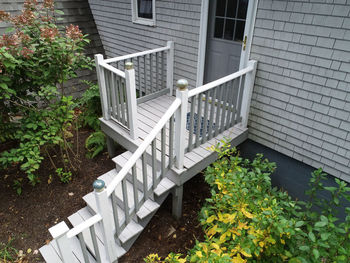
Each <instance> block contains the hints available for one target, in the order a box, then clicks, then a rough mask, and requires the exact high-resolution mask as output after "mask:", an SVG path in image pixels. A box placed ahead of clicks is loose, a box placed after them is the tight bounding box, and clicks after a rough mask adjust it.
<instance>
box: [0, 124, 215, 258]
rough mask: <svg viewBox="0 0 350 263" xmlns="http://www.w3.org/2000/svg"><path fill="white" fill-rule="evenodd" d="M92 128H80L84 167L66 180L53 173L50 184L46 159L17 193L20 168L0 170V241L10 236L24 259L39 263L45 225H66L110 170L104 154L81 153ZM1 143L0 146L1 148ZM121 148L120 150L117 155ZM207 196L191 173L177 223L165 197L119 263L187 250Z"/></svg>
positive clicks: (200, 178) (201, 182)
mask: <svg viewBox="0 0 350 263" xmlns="http://www.w3.org/2000/svg"><path fill="white" fill-rule="evenodd" d="M90 132H91V131H90V130H87V129H81V130H80V131H79V145H81V146H80V150H79V152H80V158H81V163H82V165H81V168H80V169H79V170H78V171H77V172H76V173H75V174H74V175H73V179H72V181H71V182H70V183H68V184H64V183H62V182H60V181H59V178H57V176H53V180H52V182H51V183H50V184H48V180H49V175H50V174H51V175H54V169H53V168H52V166H51V164H50V162H49V161H48V160H44V162H43V164H42V165H41V168H40V170H39V173H38V174H39V176H40V180H41V183H40V184H38V185H36V186H35V187H32V186H31V185H28V184H24V186H23V191H22V194H21V195H17V193H16V191H15V190H14V189H13V180H14V179H15V178H20V177H21V176H22V172H21V171H20V170H19V169H18V167H13V168H10V169H6V170H0V243H7V242H8V240H9V239H12V246H13V247H15V248H16V249H17V250H22V251H23V252H24V254H27V256H26V257H25V259H26V260H25V261H23V262H43V259H42V257H41V256H40V253H38V254H37V251H36V250H38V249H39V248H40V247H41V246H43V245H44V244H45V243H46V242H49V240H50V239H51V236H50V234H49V232H48V228H50V227H51V226H53V225H55V224H56V223H58V222H61V221H62V220H64V221H66V222H67V223H69V222H68V219H67V217H68V216H70V215H71V214H73V213H75V212H76V211H77V210H79V209H80V208H82V207H84V206H85V203H84V201H83V199H82V197H83V196H84V195H85V194H87V193H89V192H91V191H92V183H93V181H94V180H95V179H96V178H97V177H98V176H99V175H101V174H103V173H105V172H107V171H109V170H111V169H113V168H114V164H113V162H112V160H111V159H110V158H109V156H108V154H107V153H103V154H100V155H99V156H97V157H95V158H94V159H88V158H86V157H85V154H86V150H85V148H84V147H83V146H84V142H85V139H86V138H87V136H88V135H89V134H90ZM4 147H6V146H5V145H2V146H1V148H2V149H4ZM123 151H124V150H123V149H119V153H122V152H123ZM119 153H118V154H119ZM208 196H209V187H208V186H207V184H206V183H205V182H204V180H203V176H201V175H198V176H196V177H194V178H193V179H192V180H190V181H189V182H188V183H186V184H185V186H184V199H183V200H184V208H183V217H182V218H181V219H180V220H179V221H176V220H175V219H173V218H172V216H171V196H169V197H168V198H167V200H166V201H165V202H164V204H163V205H162V207H161V208H160V209H159V211H158V212H157V214H156V215H155V216H154V217H153V218H152V220H151V222H150V223H149V224H148V226H147V227H146V229H145V230H144V231H143V233H142V234H141V236H140V237H139V238H138V240H137V241H136V243H135V244H134V245H133V247H132V248H131V249H130V251H129V252H128V253H127V254H126V255H125V256H124V257H123V258H122V259H121V260H120V261H119V262H122V263H124V262H143V258H144V257H146V256H147V255H148V254H150V253H158V254H159V255H161V256H166V255H167V254H168V253H170V252H176V253H180V252H181V253H186V251H187V250H188V249H190V248H192V247H193V245H194V243H195V240H196V239H201V238H202V230H201V226H200V225H199V222H198V220H197V216H198V212H199V211H200V208H201V206H202V205H203V201H204V199H205V198H206V197H208ZM170 232H172V233H171V234H170V235H169V233H170ZM28 249H31V252H30V253H27V250H28ZM0 262H2V259H1V258H0ZM21 262H22V261H21Z"/></svg>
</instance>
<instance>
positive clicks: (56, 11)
mask: <svg viewBox="0 0 350 263" xmlns="http://www.w3.org/2000/svg"><path fill="white" fill-rule="evenodd" d="M55 13H56V14H59V15H64V12H63V11H62V10H55Z"/></svg>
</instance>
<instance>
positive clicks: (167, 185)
mask: <svg viewBox="0 0 350 263" xmlns="http://www.w3.org/2000/svg"><path fill="white" fill-rule="evenodd" d="M174 186H175V183H174V182H173V181H171V180H169V179H168V178H166V177H165V178H163V179H162V180H160V182H159V184H158V186H157V188H156V189H154V193H155V194H156V195H157V196H161V195H162V194H164V193H166V192H167V191H169V190H170V189H171V188H173V187H174Z"/></svg>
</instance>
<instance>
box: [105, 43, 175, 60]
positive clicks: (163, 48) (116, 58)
mask: <svg viewBox="0 0 350 263" xmlns="http://www.w3.org/2000/svg"><path fill="white" fill-rule="evenodd" d="M168 49H170V47H168V46H165V47H159V48H155V49H151V50H146V51H142V52H137V53H134V54H129V55H125V56H120V57H115V58H108V59H105V60H104V62H106V63H112V62H118V61H122V60H126V59H130V58H135V57H141V56H144V55H148V54H152V53H157V52H161V51H165V50H168Z"/></svg>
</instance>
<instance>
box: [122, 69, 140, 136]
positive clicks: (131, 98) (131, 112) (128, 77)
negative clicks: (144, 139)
mask: <svg viewBox="0 0 350 263" xmlns="http://www.w3.org/2000/svg"><path fill="white" fill-rule="evenodd" d="M125 83H126V87H125V88H126V100H127V107H128V125H129V129H130V137H131V138H132V139H133V140H135V139H137V102H136V83H135V69H134V65H133V63H132V62H126V63H125Z"/></svg>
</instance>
